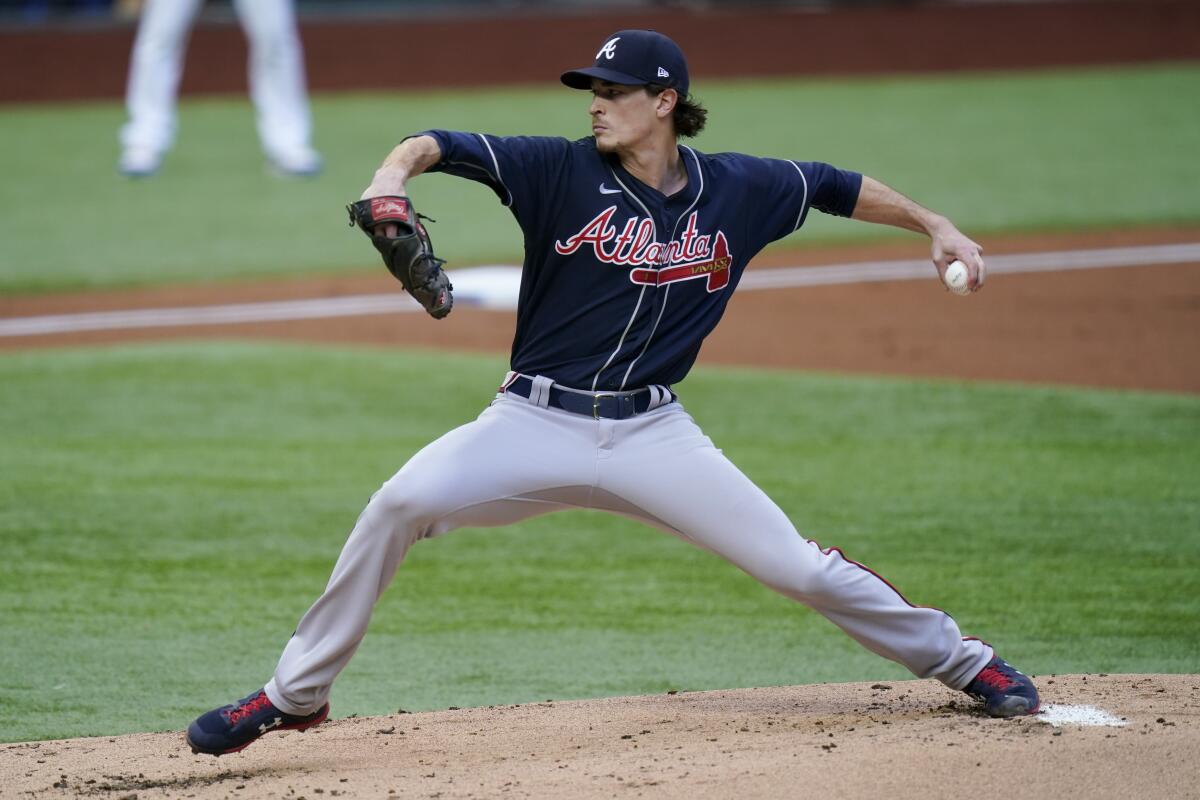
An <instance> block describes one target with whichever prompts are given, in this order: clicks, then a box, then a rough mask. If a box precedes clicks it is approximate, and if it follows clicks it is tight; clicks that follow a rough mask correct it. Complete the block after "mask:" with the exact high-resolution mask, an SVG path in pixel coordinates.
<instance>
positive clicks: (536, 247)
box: [187, 30, 1038, 755]
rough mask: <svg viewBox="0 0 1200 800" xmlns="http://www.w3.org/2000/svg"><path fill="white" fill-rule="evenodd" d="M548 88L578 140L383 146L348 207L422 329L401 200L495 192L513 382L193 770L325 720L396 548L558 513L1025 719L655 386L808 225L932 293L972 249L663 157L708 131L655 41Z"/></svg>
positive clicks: (980, 652) (803, 164)
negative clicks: (704, 565) (560, 94)
mask: <svg viewBox="0 0 1200 800" xmlns="http://www.w3.org/2000/svg"><path fill="white" fill-rule="evenodd" d="M562 82H563V83H564V84H566V85H567V86H569V87H571V88H574V89H579V90H582V91H586V92H589V93H590V95H591V104H590V106H589V108H588V113H589V116H590V118H591V132H592V135H591V136H588V137H586V138H583V139H579V140H576V141H568V140H566V139H559V138H547V137H536V136H528V137H524V136H523V137H497V136H490V135H484V134H478V133H463V132H456V131H445V130H431V131H426V132H424V133H421V134H418V135H415V136H412V137H410V138H408V139H406V140H404V141H403V142H401V143H400V144H399V145H398V146H397V147H396V148H395V149H394V150H393V151H392V152H391V154H389V155H388V156H387V158H386V159H385V160H384V162H383V165H382V166H381V167H380V168H379V169H378V170H377V171H376V173H375V176H374V179H373V180H372V181H371V183H370V185H369V186H368V187H367V189H366V191H365V192H364V193H363V196H362V199H361V200H360V201H359V202H357V203H354V204H352V205H351V206H350V215H351V221H352V223H354V224H357V225H359V226H360V227H361V228H362V229H363V230H364V231H365V232H366V233H367V234H368V235H369V236H370V237H371V241H372V243H373V244H374V246H375V247H376V249H378V250H379V252H380V253H381V254H382V256H383V260H384V263H385V264H386V265H387V266H388V269H390V270H391V271H392V272H393V273H394V274H395V275H396V276H397V277H398V278H399V279H400V280H401V282H402V283H403V285H404V287H405V289H407V290H408V291H409V292H410V293H412V294H413V296H414V297H415V298H416V299H417V300H418V301H419V302H421V303H422V305H424V306H425V308H426V309H427V310H428V311H429V313H430V314H431V315H432V316H434V317H435V318H442V317H445V316H446V315H447V314H449V313H450V312H451V309H452V306H453V286H452V285H451V284H450V281H449V280H447V278H446V276H445V273H444V272H443V271H442V270H441V262H440V260H439V259H437V258H435V257H434V256H433V250H432V246H431V244H430V242H429V237H428V233H427V232H426V231H425V229H424V227H423V225H422V224H421V221H420V217H419V215H418V214H417V213H416V211H415V210H414V208H413V204H412V202H411V200H410V199H409V198H408V194H409V192H408V183H409V181H410V180H411V179H412V178H414V177H416V176H418V175H421V174H423V173H426V172H444V173H448V174H451V175H456V176H459V177H462V178H468V179H470V180H474V181H479V182H481V183H483V184H485V185H487V186H488V187H489V188H490V189H492V191H494V192H495V193H496V196H497V197H498V198H499V200H500V202H501V203H503V204H504V205H505V206H507V207H508V208H509V209H510V210H511V211H512V214H513V216H514V217H515V219H516V221H517V224H518V225H520V227H521V231H522V233H523V234H524V237H525V259H524V265H523V273H522V280H521V290H520V298H519V304H518V309H517V323H516V332H515V336H514V339H513V347H512V359H511V363H510V367H511V369H510V371H509V372H508V374H507V375H504V376H502V378H501V379H500V382H499V389H498V391H497V393H496V396H495V399H494V400H493V401H492V402H491V404H490V405H489V406H488V407H487V408H486V409H484V410H483V412H482V413H481V414H480V415H479V417H478V418H477V419H475V420H474V421H472V422H469V423H467V424H465V425H463V426H462V427H460V428H457V429H455V430H453V431H450V432H449V433H447V434H446V435H444V436H442V437H441V438H440V439H438V440H437V441H435V442H433V443H432V444H430V445H428V446H426V447H425V448H424V449H423V450H421V451H420V452H419V453H417V454H416V455H415V456H413V457H412V459H411V460H410V461H409V462H408V463H407V464H405V465H404V466H403V467H402V468H401V469H400V471H399V472H397V473H396V474H395V475H394V476H392V477H391V478H390V479H389V480H388V481H386V482H385V483H384V484H383V486H382V487H381V488H380V489H379V490H378V491H377V492H376V493H375V495H374V496H373V497H372V498H371V501H370V503H369V504H368V505H367V507H366V509H365V510H364V511H363V512H362V514H361V516H360V517H359V518H358V521H357V523H356V524H355V526H354V529H353V531H352V532H351V534H350V537H349V539H348V540H347V542H346V545H345V547H344V549H343V550H342V553H341V556H340V558H339V559H338V561H337V564H336V566H335V567H334V569H333V575H332V576H331V577H330V579H329V584H328V586H326V588H325V592H324V594H322V595H321V597H320V598H319V599H318V600H317V601H316V603H314V604H313V606H312V608H310V609H309V611H308V612H307V613H306V614H305V615H304V617H303V618H302V619H301V620H300V623H299V625H298V626H297V628H296V631H295V634H294V635H293V636H292V638H291V640H290V641H289V642H288V644H287V646H286V647H285V648H284V651H283V654H282V656H281V658H280V660H279V663H278V665H277V667H276V669H275V674H274V675H273V676H272V677H271V679H270V680H269V681H268V682H267V684H266V685H265V687H264V688H263V689H261V690H259V691H256V692H254V693H252V694H250V695H249V696H247V697H245V698H243V699H241V700H239V701H237V702H236V703H234V704H232V705H227V706H223V707H221V708H218V709H215V710H213V711H210V712H208V713H206V714H204V715H202V716H201V717H200V718H198V719H197V720H196V721H195V722H193V723H192V725H191V727H190V728H189V729H188V733H187V740H188V742H189V744H190V745H191V747H192V748H193V750H195V751H197V752H204V753H211V754H214V755H220V754H222V753H229V752H233V751H236V750H240V749H241V748H243V747H246V746H247V745H248V744H250V743H251V742H253V741H254V740H255V739H257V738H258V737H259V736H261V735H262V734H263V733H265V732H267V731H271V730H287V729H304V728H307V727H311V726H312V725H315V724H318V723H319V722H321V721H322V720H324V719H325V717H326V715H327V714H328V712H329V703H328V698H329V695H330V688H331V686H332V685H333V682H334V679H335V678H336V677H337V675H338V674H339V673H340V672H341V671H342V669H343V668H344V667H345V666H346V664H347V663H348V662H349V660H350V658H351V656H352V655H353V654H354V651H355V650H356V648H357V647H358V645H359V643H360V642H361V641H362V637H363V635H364V633H365V632H366V630H367V624H368V622H369V620H370V617H371V612H372V610H373V608H374V606H375V602H376V600H377V599H378V598H379V596H380V594H382V592H383V591H384V589H385V588H386V587H387V586H388V584H389V583H390V582H391V580H392V578H393V576H394V575H395V572H396V570H397V568H398V567H399V566H400V563H401V562H402V561H403V560H404V557H405V554H406V553H407V552H408V549H409V548H410V547H411V546H412V545H413V544H414V543H415V542H417V541H419V540H421V539H426V538H430V537H433V536H438V535H441V534H444V533H447V532H449V531H452V530H455V529H456V528H460V527H464V526H469V527H483V526H496V525H508V524H511V523H514V522H517V521H518V520H522V519H527V518H529V517H533V516H536V515H539V514H547V513H550V512H553V511H559V510H563V509H574V508H591V509H601V510H605V511H609V512H612V513H614V514H620V515H622V516H625V517H630V518H633V519H637V520H641V521H642V522H644V523H646V524H647V525H649V526H651V527H654V528H658V529H659V530H662V531H665V532H666V533H669V534H672V535H674V536H678V537H680V538H681V539H683V540H684V541H687V542H691V543H692V544H695V545H696V546H698V547H702V548H704V549H706V550H709V551H711V552H713V553H715V554H717V555H719V556H721V557H723V558H725V559H727V560H729V561H730V562H731V563H733V564H734V565H736V566H737V567H739V568H740V569H742V570H744V571H745V572H747V573H748V574H750V575H751V576H753V577H754V578H756V579H757V580H759V581H761V582H762V583H763V584H765V585H766V586H768V587H770V588H771V589H774V590H775V591H777V592H779V593H781V594H783V595H785V596H787V597H790V598H792V599H794V600H796V601H798V602H800V603H803V604H805V605H807V606H809V607H811V608H813V609H814V610H816V611H817V612H819V613H821V614H823V615H824V616H825V617H827V618H828V619H829V620H831V621H832V622H833V623H834V624H836V625H837V626H838V627H840V628H841V629H842V630H843V631H845V632H846V633H847V634H848V635H849V636H851V637H853V638H854V639H855V640H856V641H857V642H859V643H860V644H862V645H863V646H864V647H866V648H868V649H870V650H871V651H873V652H875V653H878V654H879V655H881V656H883V657H884V658H888V659H891V660H893V661H896V662H898V663H900V664H903V665H904V666H905V667H907V668H908V669H909V670H911V671H912V673H913V674H914V675H917V676H920V677H928V678H936V679H937V680H940V681H942V682H943V683H944V684H946V685H947V686H949V687H951V688H954V689H961V690H964V691H966V692H967V693H968V694H970V695H973V696H975V697H977V698H979V699H981V700H982V701H983V702H984V705H985V708H986V710H987V712H988V713H990V714H992V715H994V716H1015V715H1021V714H1032V713H1034V712H1036V711H1037V709H1038V694H1037V690H1036V689H1035V687H1034V685H1033V683H1032V681H1030V680H1029V678H1028V677H1026V676H1025V675H1023V674H1021V673H1020V672H1018V671H1017V670H1015V669H1013V668H1012V667H1011V666H1010V665H1008V664H1007V663H1006V662H1004V661H1003V660H1002V659H1000V658H999V657H997V656H996V654H995V653H994V652H993V650H992V648H991V647H990V646H989V645H988V644H986V643H985V642H983V641H980V640H979V639H975V638H971V637H965V636H963V634H962V632H961V631H960V630H959V628H958V625H957V624H956V623H955V622H954V620H953V619H952V618H951V617H950V616H949V615H948V614H946V613H945V612H943V611H941V610H939V609H936V608H929V607H925V606H916V605H913V604H912V603H910V602H909V601H908V600H906V599H905V597H904V596H903V595H902V594H900V592H899V591H897V590H896V589H895V588H894V587H893V586H892V585H891V584H889V583H888V582H887V581H885V580H884V579H883V578H881V577H880V576H879V575H878V574H877V573H875V572H873V571H871V570H870V569H868V568H866V567H864V566H863V565H861V564H859V563H857V562H854V561H852V560H850V559H849V558H847V557H846V556H845V555H843V554H842V552H841V551H840V550H838V549H836V548H823V547H821V546H820V545H818V544H817V543H816V542H813V541H810V540H807V539H805V538H803V537H802V536H800V535H799V534H798V533H797V531H796V528H795V527H794V526H793V525H792V523H791V521H790V520H789V519H788V517H787V516H786V515H785V514H784V513H783V511H781V510H780V509H779V507H778V506H777V505H775V503H774V502H773V501H772V500H771V499H770V498H769V497H767V495H766V494H764V493H763V491H762V490H761V489H759V488H758V487H757V486H756V485H755V484H754V483H753V482H752V481H751V480H750V479H749V478H747V477H746V476H745V475H743V474H742V472H741V471H740V470H739V469H738V468H737V467H736V466H734V464H732V463H731V462H730V461H729V460H728V459H727V458H726V457H725V456H724V455H723V454H722V453H721V451H720V450H718V449H717V448H716V447H715V446H714V445H713V443H712V441H711V440H710V439H709V438H708V437H707V436H705V435H704V432H703V431H702V430H701V429H700V428H699V426H697V424H696V422H695V421H694V420H693V419H692V417H691V416H690V415H689V414H688V412H687V410H686V409H685V407H684V405H683V402H682V400H681V399H680V398H679V397H678V396H677V395H676V394H675V392H674V390H673V389H672V386H674V385H675V384H676V383H678V382H679V381H681V380H682V379H683V378H684V376H686V375H687V373H688V370H689V369H690V368H691V366H692V364H693V363H694V362H695V360H696V357H697V355H698V353H699V352H700V346H701V343H702V342H703V341H704V337H705V336H707V335H708V333H709V332H710V331H712V330H713V328H714V327H716V325H717V323H718V321H719V320H720V319H721V315H722V314H723V313H724V311H725V307H726V304H727V303H728V302H729V299H730V297H731V296H732V294H733V292H734V290H735V289H736V288H737V286H738V282H739V281H740V280H741V277H742V273H743V271H744V270H745V268H746V265H747V263H749V261H750V259H751V258H752V257H753V256H754V255H755V254H756V253H758V252H759V251H760V250H762V248H763V247H765V246H766V245H767V244H769V243H770V242H773V241H775V240H777V239H781V238H783V237H785V236H788V235H790V234H792V233H793V232H795V231H796V230H798V229H799V228H800V227H802V226H803V225H804V221H805V219H806V218H807V217H808V214H809V213H810V211H811V210H812V209H816V210H818V211H821V212H823V213H826V214H835V215H839V216H844V217H852V218H854V219H859V220H865V221H868V222H876V223H884V224H888V225H894V226H898V227H903V228H907V229H910V230H913V231H917V232H921V233H924V234H926V235H928V236H929V237H930V239H931V242H932V257H933V263H934V265H935V266H936V268H937V270H938V272H939V274H940V273H943V272H944V271H945V269H946V267H947V265H949V264H950V263H951V262H952V261H955V260H960V261H962V262H964V263H965V264H966V265H967V267H968V270H969V286H970V288H971V289H973V290H978V289H979V288H980V287H981V286H982V285H983V282H984V277H985V272H984V262H983V259H982V257H981V255H980V247H979V245H977V244H976V243H975V242H973V241H971V240H970V239H968V238H967V237H966V236H964V235H963V234H962V233H960V232H959V231H958V229H957V228H956V227H955V226H954V225H953V224H951V222H950V221H949V220H947V219H946V218H945V217H943V216H940V215H938V214H935V213H933V212H931V211H929V210H927V209H925V208H922V207H921V206H919V205H917V204H916V203H914V202H912V201H910V200H908V199H907V198H905V197H903V196H902V195H900V194H898V193H897V192H895V191H893V190H891V189H889V188H888V187H886V186H884V185H883V184H881V183H879V182H878V181H875V180H872V179H871V178H869V177H866V176H863V175H860V174H858V173H855V172H850V171H847V170H842V169H838V168H836V167H833V166H830V165H829V164H822V163H816V162H811V161H787V160H776V159H768V158H758V157H754V156H749V155H742V154H740V153H720V154H706V153H702V152H699V151H698V150H695V149H693V148H691V147H689V146H687V145H685V144H682V143H681V142H680V140H681V139H682V138H687V137H692V136H695V135H696V134H697V133H699V132H700V131H701V129H703V127H704V124H705V119H706V114H707V112H706V111H705V109H704V108H703V107H702V106H700V105H699V104H698V103H697V102H696V101H695V100H694V98H692V97H691V95H690V94H689V81H688V67H687V62H686V61H685V59H684V55H683V52H682V51H681V50H680V48H679V47H678V46H677V45H676V44H675V42H673V41H672V40H671V39H669V38H667V37H666V36H664V35H662V34H660V33H656V32H654V31H644V30H624V31H619V32H617V33H614V34H613V35H611V36H609V37H608V38H607V39H605V41H604V42H603V43H602V46H601V47H600V49H599V51H598V52H597V53H596V56H595V59H594V63H593V64H592V65H591V66H588V67H585V68H582V69H577V70H572V71H570V72H567V73H565V74H563V76H562ZM441 324H453V323H452V322H450V323H441ZM752 401H753V398H747V402H752Z"/></svg>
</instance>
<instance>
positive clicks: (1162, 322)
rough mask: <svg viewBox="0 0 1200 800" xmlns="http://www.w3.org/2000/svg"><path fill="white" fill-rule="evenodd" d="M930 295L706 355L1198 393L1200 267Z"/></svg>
mask: <svg viewBox="0 0 1200 800" xmlns="http://www.w3.org/2000/svg"><path fill="white" fill-rule="evenodd" d="M1177 242H1200V228H1181V229H1172V230H1165V229H1164V230H1140V231H1127V232H1103V231H1098V232H1091V233H1083V234H1078V233H1077V234H1070V235H1041V236H1020V237H1003V238H993V239H988V240H986V242H985V244H986V247H987V250H988V253H989V254H992V255H998V254H1002V253H1021V252H1033V251H1040V250H1065V249H1072V248H1097V247H1114V246H1119V245H1132V244H1162V243H1177ZM924 257H926V249H925V246H924V245H923V244H922V243H921V242H920V240H918V239H916V237H914V239H913V242H912V243H911V244H908V243H905V244H900V245H897V244H895V243H891V244H886V245H875V246H866V247H850V248H846V247H842V248H816V249H814V248H810V249H805V250H789V251H783V252H772V253H769V254H766V255H764V256H762V257H760V258H759V259H757V260H756V261H755V262H754V263H753V264H752V265H751V267H750V271H751V272H752V273H753V272H758V271H760V270H767V269H770V268H772V267H778V266H782V265H814V264H830V263H844V262H852V261H860V260H868V259H890V258H914V259H920V258H924ZM930 270H931V272H930V275H931V277H930V279H929V280H928V281H894V282H879V283H869V284H857V285H837V286H816V287H806V288H789V289H773V290H770V291H756V292H749V291H747V292H740V293H738V294H736V295H735V297H734V299H733V301H732V302H731V303H730V305H729V310H728V312H727V313H726V315H725V318H724V320H723V321H722V322H721V325H720V326H719V327H718V328H717V330H716V332H715V333H714V334H713V335H712V336H710V337H709V339H708V340H707V341H706V343H705V345H704V349H703V351H702V352H701V354H700V363H701V364H740V365H745V366H753V365H757V366H768V367H780V368H788V369H807V370H824V371H833V372H853V373H870V374H890V375H918V376H926V377H944V378H971V379H992V380H1006V381H1024V382H1033V383H1060V384H1075V385H1086V386H1106V387H1121V388H1133V389H1160V390H1168V391H1181V392H1200V369H1197V368H1196V360H1195V356H1194V352H1193V350H1194V347H1195V345H1196V342H1198V341H1200V264H1175V265H1170V266H1143V267H1129V268H1109V269H1096V270H1081V271H1075V272H1063V273H1043V274H1029V275H995V276H993V277H992V278H991V279H990V280H989V281H988V285H987V287H986V288H985V289H984V290H983V291H982V292H980V293H978V294H976V295H972V296H971V297H968V298H959V297H955V296H953V295H950V294H948V293H947V292H945V291H944V290H943V289H942V288H941V287H940V285H939V284H938V283H937V281H936V279H935V278H933V277H932V267H931V268H930ZM395 291H396V285H395V282H394V281H393V280H392V279H391V278H390V277H389V276H387V275H386V273H384V271H383V270H382V269H381V270H380V271H379V274H375V275H370V276H362V277H343V278H337V277H323V278H306V279H292V280H279V279H275V280H271V281H252V282H235V283H226V284H212V285H200V286H174V287H160V288H154V289H144V290H137V291H123V292H112V291H109V292H100V293H81V294H64V295H47V296H36V297H19V296H18V297H0V318H15V317H21V316H34V315H42V314H66V313H76V312H84V311H104V310H118V309H134V308H164V307H168V308H169V307H176V306H200V305H211V304H221V303H236V302H254V301H268V300H292V299H300V298H317V297H342V296H346V295H354V294H363V293H388V292H395ZM514 319H515V317H514V315H513V313H512V312H508V311H483V310H479V309H473V308H468V307H465V306H460V307H459V308H456V309H455V311H454V313H453V314H452V315H451V317H449V318H448V319H446V320H443V321H440V322H435V321H433V320H430V319H428V318H427V317H426V316H424V315H423V314H390V313H389V314H378V315H374V316H360V317H343V318H338V319H318V320H307V321H304V320H301V321H289V322H259V323H242V324H235V325H223V326H219V327H216V326H213V327H180V328H157V329H153V328H152V329H143V330H113V331H96V332H90V333H67V334H54V335H42V336H36V337H13V338H2V337H0V349H12V348H28V347H44V346H59V345H64V344H80V343H88V344H100V343H106V342H116V341H131V340H133V341H138V340H141V341H146V340H158V339H163V338H195V337H210V336H222V337H230V336H240V337H256V338H267V339H284V340H287V339H299V340H304V341H316V342H339V343H355V344H370V345H379V346H387V347H426V348H432V347H442V348H449V349H457V350H468V351H479V352H491V353H503V352H507V350H508V347H509V344H510V343H511V341H512V334H513V328H514Z"/></svg>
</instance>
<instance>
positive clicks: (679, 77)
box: [562, 30, 688, 96]
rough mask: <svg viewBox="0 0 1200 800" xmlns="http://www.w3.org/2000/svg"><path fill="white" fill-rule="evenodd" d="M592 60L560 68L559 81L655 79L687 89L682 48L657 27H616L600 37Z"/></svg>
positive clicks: (638, 82) (640, 82) (588, 83)
mask: <svg viewBox="0 0 1200 800" xmlns="http://www.w3.org/2000/svg"><path fill="white" fill-rule="evenodd" d="M594 60H595V63H594V64H593V65H592V66H590V67H583V68H581V69H575V70H571V71H570V72H564V73H563V75H562V82H563V83H565V84H566V85H567V86H570V87H571V88H572V89H591V88H592V79H593V78H597V79H599V80H602V81H608V82H609V83H620V84H625V85H629V86H645V85H646V84H648V83H657V84H665V85H666V86H669V87H671V88H672V89H675V90H676V91H677V92H679V93H680V94H681V95H684V96H686V95H687V93H688V68H687V60H686V59H685V58H684V57H683V51H682V50H680V49H679V45H677V44H675V42H673V41H671V39H670V38H669V37H667V36H664V35H662V34H661V33H659V32H658V31H641V30H628V31H617V32H616V33H614V34H612V35H611V36H609V37H608V38H607V39H605V40H604V44H602V45H601V46H600V49H599V50H598V51H596V58H595V59H594Z"/></svg>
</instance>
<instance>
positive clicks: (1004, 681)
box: [975, 667, 1017, 689]
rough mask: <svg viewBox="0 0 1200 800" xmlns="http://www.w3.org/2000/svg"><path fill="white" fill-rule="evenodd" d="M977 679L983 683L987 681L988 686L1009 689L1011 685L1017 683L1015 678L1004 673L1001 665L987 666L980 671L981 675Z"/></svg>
mask: <svg viewBox="0 0 1200 800" xmlns="http://www.w3.org/2000/svg"><path fill="white" fill-rule="evenodd" d="M975 680H977V681H982V682H983V683H986V684H987V685H988V686H991V687H993V688H996V689H1007V688H1009V687H1010V686H1016V685H1017V682H1016V681H1015V680H1013V679H1012V678H1011V677H1009V676H1008V675H1006V674H1005V673H1004V671H1003V670H1001V669H1000V668H999V667H987V668H985V669H984V670H983V671H982V672H980V673H979V676H978V677H977V678H976V679H975Z"/></svg>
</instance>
